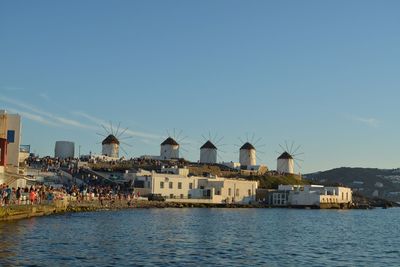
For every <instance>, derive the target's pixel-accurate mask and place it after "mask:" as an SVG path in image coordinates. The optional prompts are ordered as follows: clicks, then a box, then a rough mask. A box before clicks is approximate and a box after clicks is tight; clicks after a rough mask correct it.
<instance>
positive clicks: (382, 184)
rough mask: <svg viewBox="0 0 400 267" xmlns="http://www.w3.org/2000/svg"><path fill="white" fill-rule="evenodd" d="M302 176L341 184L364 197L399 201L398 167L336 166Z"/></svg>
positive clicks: (317, 181)
mask: <svg viewBox="0 0 400 267" xmlns="http://www.w3.org/2000/svg"><path fill="white" fill-rule="evenodd" d="M303 178H304V179H307V180H310V181H312V182H315V183H319V184H325V185H333V184H343V185H345V186H348V187H350V188H352V189H353V191H355V192H359V193H360V194H362V195H364V196H366V197H379V198H384V199H388V200H392V201H397V202H399V201H400V169H391V170H386V169H372V168H337V169H332V170H329V171H323V172H316V173H310V174H306V175H304V176H303Z"/></svg>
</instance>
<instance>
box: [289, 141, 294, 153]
mask: <svg viewBox="0 0 400 267" xmlns="http://www.w3.org/2000/svg"><path fill="white" fill-rule="evenodd" d="M293 146H294V141H292V145H291V146H290V151H289V154H292V152H293Z"/></svg>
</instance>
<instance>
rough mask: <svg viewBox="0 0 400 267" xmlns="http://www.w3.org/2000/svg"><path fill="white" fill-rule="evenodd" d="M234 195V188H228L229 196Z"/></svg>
mask: <svg viewBox="0 0 400 267" xmlns="http://www.w3.org/2000/svg"><path fill="white" fill-rule="evenodd" d="M231 195H232V189H230V188H229V189H228V196H231Z"/></svg>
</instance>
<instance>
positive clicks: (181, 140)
mask: <svg viewBox="0 0 400 267" xmlns="http://www.w3.org/2000/svg"><path fill="white" fill-rule="evenodd" d="M186 138H188V136H185V137H183V138H182V139H180V140H177V141H178V143H182V144H183V141H184V140H185V139H186Z"/></svg>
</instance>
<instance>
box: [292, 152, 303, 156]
mask: <svg viewBox="0 0 400 267" xmlns="http://www.w3.org/2000/svg"><path fill="white" fill-rule="evenodd" d="M300 155H304V152H302V153H297V154H292V155H291V156H292V157H297V156H300Z"/></svg>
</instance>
